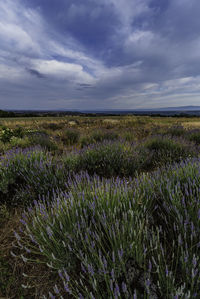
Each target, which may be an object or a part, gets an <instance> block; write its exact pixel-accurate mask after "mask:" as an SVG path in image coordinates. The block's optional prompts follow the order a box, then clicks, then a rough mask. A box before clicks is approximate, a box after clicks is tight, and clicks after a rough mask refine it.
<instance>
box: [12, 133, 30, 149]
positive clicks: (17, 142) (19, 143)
mask: <svg viewBox="0 0 200 299" xmlns="http://www.w3.org/2000/svg"><path fill="white" fill-rule="evenodd" d="M10 145H11V146H12V147H20V148H26V147H30V146H31V141H30V140H29V138H28V137H27V136H26V137H24V138H20V137H15V136H13V137H11V139H10Z"/></svg>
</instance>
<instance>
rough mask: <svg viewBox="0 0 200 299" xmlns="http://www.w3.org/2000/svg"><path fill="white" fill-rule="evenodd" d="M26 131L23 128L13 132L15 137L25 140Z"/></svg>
mask: <svg viewBox="0 0 200 299" xmlns="http://www.w3.org/2000/svg"><path fill="white" fill-rule="evenodd" d="M24 134H25V133H24V130H23V128H22V127H18V128H16V129H14V130H13V136H15V137H18V138H23V137H24Z"/></svg>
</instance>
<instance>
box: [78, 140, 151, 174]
mask: <svg viewBox="0 0 200 299" xmlns="http://www.w3.org/2000/svg"><path fill="white" fill-rule="evenodd" d="M146 157H147V156H146ZM76 159H77V163H76V165H77V166H76V169H74V171H80V170H85V171H87V172H88V173H89V174H90V175H92V174H95V173H96V174H98V175H100V176H104V177H111V176H126V177H127V176H133V175H134V174H135V173H136V171H138V170H139V169H140V168H141V167H142V164H143V163H144V159H145V156H144V154H142V155H139V153H138V152H137V151H136V150H135V148H134V147H133V146H131V145H130V144H129V143H126V142H124V141H103V142H101V143H96V144H92V145H89V146H88V147H85V148H83V149H82V150H81V151H80V152H79V153H78V154H77V158H76Z"/></svg>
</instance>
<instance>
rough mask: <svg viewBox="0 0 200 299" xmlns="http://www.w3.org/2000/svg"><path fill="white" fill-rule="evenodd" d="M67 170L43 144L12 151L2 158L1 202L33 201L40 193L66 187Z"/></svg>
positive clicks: (0, 174) (27, 202)
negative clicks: (46, 151) (45, 150)
mask: <svg viewBox="0 0 200 299" xmlns="http://www.w3.org/2000/svg"><path fill="white" fill-rule="evenodd" d="M67 177H68V172H67V171H66V169H65V168H64V167H63V164H62V165H60V164H59V161H57V160H56V158H53V157H52V156H51V155H50V154H49V153H45V152H44V151H43V150H42V148H41V147H33V148H29V149H24V150H22V149H17V150H11V151H9V152H8V153H7V154H6V155H5V156H3V157H2V158H1V162H0V202H1V203H6V204H7V205H8V206H12V205H13V206H15V205H17V206H19V205H22V206H23V205H24V206H25V205H27V204H31V203H33V201H34V200H35V199H38V197H39V195H46V194H48V193H49V194H51V193H52V192H54V190H56V189H57V188H60V189H62V188H66V187H65V181H66V179H67Z"/></svg>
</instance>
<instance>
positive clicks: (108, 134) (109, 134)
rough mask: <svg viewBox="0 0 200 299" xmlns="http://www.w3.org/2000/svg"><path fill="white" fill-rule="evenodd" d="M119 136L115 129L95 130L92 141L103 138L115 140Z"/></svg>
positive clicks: (91, 137)
mask: <svg viewBox="0 0 200 299" xmlns="http://www.w3.org/2000/svg"><path fill="white" fill-rule="evenodd" d="M118 137H119V136H118V134H117V133H116V132H114V131H99V130H97V131H94V132H93V133H92V134H91V136H90V139H91V141H90V143H94V142H102V141H103V140H115V139H117V138H118Z"/></svg>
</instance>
